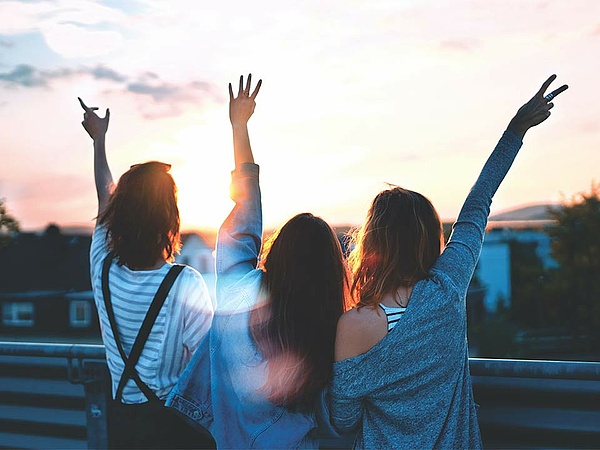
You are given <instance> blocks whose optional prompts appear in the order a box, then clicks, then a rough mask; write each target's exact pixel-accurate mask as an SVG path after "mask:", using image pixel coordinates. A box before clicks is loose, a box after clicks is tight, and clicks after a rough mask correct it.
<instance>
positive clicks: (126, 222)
mask: <svg viewBox="0 0 600 450" xmlns="http://www.w3.org/2000/svg"><path fill="white" fill-rule="evenodd" d="M170 168H171V166H170V165H169V164H164V163H161V162H157V161H151V162H147V163H144V164H136V165H134V166H131V169H129V170H128V171H127V172H125V173H124V174H123V175H122V176H121V179H120V180H119V183H118V184H117V186H116V188H115V190H114V191H113V192H112V194H111V196H110V199H109V201H108V205H107V207H106V208H105V210H104V211H103V212H102V213H101V214H100V217H99V222H100V223H101V224H103V225H105V226H106V234H107V241H108V246H109V249H110V250H111V251H112V252H113V253H114V255H115V256H116V259H117V263H118V264H119V265H126V266H127V267H129V268H131V269H142V268H148V267H152V266H153V265H155V264H156V263H157V262H158V261H160V260H161V259H164V260H166V261H171V260H173V258H174V256H175V253H177V252H178V251H179V248H180V246H181V241H180V236H179V209H178V208H177V187H176V186H175V181H174V180H173V177H172V176H171V175H170V174H169V173H168V171H169V169H170Z"/></svg>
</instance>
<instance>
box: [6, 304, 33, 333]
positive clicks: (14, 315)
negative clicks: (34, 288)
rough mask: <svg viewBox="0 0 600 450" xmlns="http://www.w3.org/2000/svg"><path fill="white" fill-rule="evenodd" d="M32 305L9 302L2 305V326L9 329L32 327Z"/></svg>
mask: <svg viewBox="0 0 600 450" xmlns="http://www.w3.org/2000/svg"><path fill="white" fill-rule="evenodd" d="M33 313H34V311H33V303H31V302H9V303H5V304H3V305H2V324H3V325H7V326H10V327H32V326H33V322H34V321H33Z"/></svg>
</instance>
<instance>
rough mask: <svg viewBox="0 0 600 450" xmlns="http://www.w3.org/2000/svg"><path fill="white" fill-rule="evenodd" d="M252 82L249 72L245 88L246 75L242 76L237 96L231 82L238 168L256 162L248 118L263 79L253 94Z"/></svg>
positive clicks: (230, 90) (252, 110)
mask: <svg viewBox="0 0 600 450" xmlns="http://www.w3.org/2000/svg"><path fill="white" fill-rule="evenodd" d="M251 82H252V74H249V75H248V80H247V82H246V87H245V88H244V76H243V75H242V76H240V84H239V87H238V95H237V97H234V96H233V88H232V86H231V83H229V120H230V121H231V127H232V128H233V155H234V159H235V168H236V169H238V168H239V167H240V166H241V165H242V164H243V163H254V156H253V155H252V148H251V147H250V136H249V135H248V120H250V117H251V116H252V113H254V108H255V107H256V101H255V99H256V96H257V95H258V91H259V90H260V86H261V85H262V80H258V83H257V84H256V87H255V88H254V91H253V92H252V94H250V85H251V84H250V83H251Z"/></svg>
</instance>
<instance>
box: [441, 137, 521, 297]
mask: <svg viewBox="0 0 600 450" xmlns="http://www.w3.org/2000/svg"><path fill="white" fill-rule="evenodd" d="M521 145H522V141H521V139H519V137H518V136H516V135H515V134H514V133H512V132H510V131H505V132H504V134H503V135H502V137H501V138H500V141H499V142H498V144H497V145H496V148H495V149H494V151H493V152H492V154H491V155H490V157H489V158H488V160H487V162H486V163H485V165H484V166H483V169H482V171H481V174H480V175H479V178H478V179H477V181H476V182H475V184H474V185H473V187H472V188H471V191H470V192H469V195H468V196H467V199H466V200H465V203H464V204H463V207H462V209H461V211H460V214H459V215H458V219H457V220H456V223H455V224H454V226H453V227H452V235H451V236H450V240H449V242H448V245H447V246H446V248H445V249H444V252H443V253H442V254H441V256H440V257H439V258H438V260H437V262H436V263H435V266H434V269H436V270H439V271H441V272H444V273H446V274H447V275H448V276H449V277H450V279H451V280H452V281H453V283H454V284H455V286H456V288H457V289H458V290H459V291H460V292H463V293H464V292H466V290H467V288H468V287H469V282H470V280H471V277H472V276H473V272H474V271H475V266H476V265H477V261H478V259H479V255H480V253H481V247H482V245H483V239H484V236H485V228H486V225H487V219H488V215H489V213H490V205H491V204H492V197H493V196H494V194H495V192H496V190H497V189H498V187H499V186H500V183H501V182H502V180H503V179H504V177H505V176H506V174H507V173H508V170H509V169H510V166H511V165H512V163H513V161H514V159H515V157H516V156H517V153H518V152H519V149H520V148H521Z"/></svg>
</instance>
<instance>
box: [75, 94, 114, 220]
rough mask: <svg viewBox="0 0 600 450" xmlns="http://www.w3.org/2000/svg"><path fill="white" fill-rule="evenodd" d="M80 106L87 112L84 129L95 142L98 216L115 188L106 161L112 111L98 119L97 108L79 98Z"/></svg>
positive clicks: (84, 114) (84, 115) (83, 123)
mask: <svg viewBox="0 0 600 450" xmlns="http://www.w3.org/2000/svg"><path fill="white" fill-rule="evenodd" d="M77 99H78V100H79V104H80V105H81V107H82V108H83V110H84V111H85V112H84V113H83V122H81V125H83V128H85V131H87V132H88V134H89V135H90V137H91V138H92V139H93V140H94V179H95V181H96V193H97V194H98V215H100V213H101V212H102V211H104V208H106V205H107V204H108V199H109V197H110V192H111V190H112V188H113V184H114V183H113V178H112V174H111V173H110V168H109V167H108V161H107V160H106V131H107V130H108V121H109V120H110V111H109V109H108V108H107V109H106V115H105V116H104V117H102V118H100V117H98V115H97V114H96V113H95V111H96V110H97V109H98V108H96V107H93V108H89V107H87V106H86V105H85V103H83V100H81V99H80V98H79V97H77Z"/></svg>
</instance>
